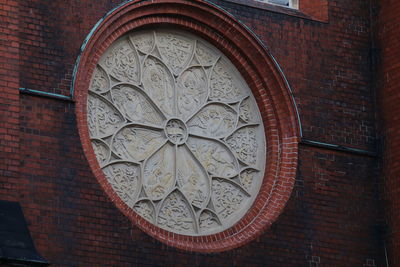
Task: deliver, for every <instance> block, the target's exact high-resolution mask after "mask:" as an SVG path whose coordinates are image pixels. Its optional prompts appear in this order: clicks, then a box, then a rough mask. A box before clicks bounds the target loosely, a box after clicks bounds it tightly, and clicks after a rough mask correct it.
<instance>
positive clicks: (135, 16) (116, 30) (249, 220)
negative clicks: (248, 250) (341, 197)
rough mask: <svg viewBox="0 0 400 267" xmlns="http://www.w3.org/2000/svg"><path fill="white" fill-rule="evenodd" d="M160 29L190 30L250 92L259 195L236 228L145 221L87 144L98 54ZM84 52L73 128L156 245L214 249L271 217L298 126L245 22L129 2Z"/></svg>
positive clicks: (198, 6) (236, 241)
mask: <svg viewBox="0 0 400 267" xmlns="http://www.w3.org/2000/svg"><path fill="white" fill-rule="evenodd" d="M163 26H169V27H178V28H180V29H182V30H186V31H189V32H191V33H193V34H195V35H198V36H200V37H202V38H203V39H205V40H206V41H208V42H210V43H211V44H213V45H214V46H216V47H217V48H218V49H219V50H220V51H221V52H222V53H224V54H225V55H226V56H227V57H228V58H229V59H230V60H231V61H232V63H233V64H234V65H235V66H236V68H237V69H238V70H239V72H240V73H241V75H242V76H243V78H244V79H245V80H246V82H247V83H248V85H249V87H250V88H251V90H252V93H253V95H254V97H255V98H256V101H257V104H258V107H259V109H260V112H261V115H262V119H263V122H264V127H265V134H266V140H267V160H266V170H265V176H264V180H263V183H262V186H261V189H260V192H259V194H258V196H257V197H256V199H255V201H254V203H253V205H252V207H251V208H250V210H249V211H248V212H247V213H246V215H245V216H243V218H242V219H241V220H240V221H239V222H238V223H236V224H235V225H233V226H232V227H231V228H229V229H227V230H225V231H223V232H220V233H217V234H212V235H207V236H198V237H193V236H185V235H179V234H174V233H171V232H168V231H166V230H163V229H161V228H159V227H157V226H155V225H153V224H151V223H149V222H147V221H146V220H145V219H143V218H142V217H141V216H139V215H138V214H136V213H135V212H134V211H133V210H132V209H131V208H129V207H128V206H127V205H126V204H125V203H124V202H123V201H122V200H121V199H120V198H119V197H118V196H117V194H116V193H115V192H114V190H113V189H112V188H111V186H110V185H109V183H108V182H107V180H106V177H105V175H104V174H103V172H102V170H101V169H100V166H99V164H98V162H97V159H96V156H95V154H94V152H93V148H92V146H91V143H90V139H89V132H88V127H87V112H86V109H87V106H86V105H87V104H86V103H87V92H88V88H89V83H90V80H91V77H92V74H93V71H94V68H95V66H96V63H97V61H98V60H99V59H100V56H101V55H102V54H103V53H104V51H105V50H106V49H107V48H108V47H109V45H111V44H112V43H113V42H114V41H115V40H117V39H118V38H119V37H121V36H122V35H124V34H125V33H127V32H129V31H131V30H136V29H145V28H149V27H151V28H154V27H163ZM84 47H85V48H84V49H83V51H82V54H81V56H80V60H79V64H78V67H77V71H76V74H75V77H74V79H75V82H74V90H75V99H76V105H77V106H76V113H77V123H78V129H79V134H80V138H81V142H82V146H83V149H84V153H85V155H86V158H87V159H88V162H89V164H90V167H91V169H92V171H93V173H94V175H95V176H96V178H97V180H98V181H99V183H100V184H101V185H102V187H103V189H104V190H105V192H106V193H107V195H108V196H109V197H110V199H111V201H112V202H114V204H115V205H116V206H117V207H118V209H120V210H121V211H122V212H123V213H124V214H125V215H126V216H127V217H129V218H130V219H131V221H132V222H133V223H134V224H135V225H137V226H138V227H139V228H141V229H142V230H143V231H145V232H146V233H148V234H149V235H151V236H152V237H154V238H156V239H158V240H160V241H161V242H164V243H166V244H168V245H171V246H174V247H177V248H179V249H184V250H190V251H198V252H218V251H224V250H228V249H232V248H235V247H238V246H242V245H244V244H246V243H248V242H250V241H251V240H253V239H254V238H256V237H257V236H259V235H260V234H262V233H263V231H265V230H266V229H267V228H268V227H269V226H270V225H271V224H272V223H273V222H274V221H275V220H276V219H277V217H278V216H279V214H280V213H281V212H282V210H283V208H284V207H285V204H286V202H287V200H288V199H289V197H290V194H291V191H292V188H293V185H294V181H295V174H296V168H297V158H298V142H299V138H300V125H299V122H298V119H297V118H298V117H297V113H296V108H295V104H294V102H293V99H292V97H291V95H290V91H289V88H288V86H287V83H286V82H285V78H284V76H283V74H282V73H281V72H280V70H279V67H278V66H277V65H276V63H275V61H274V59H273V58H272V56H271V55H270V54H269V53H268V51H267V50H266V48H265V47H264V46H263V45H262V44H261V43H260V42H259V41H258V39H257V38H256V37H255V36H254V35H253V34H252V33H251V32H250V31H249V30H248V29H247V28H246V27H245V26H244V25H242V24H240V23H239V22H238V21H237V20H235V18H234V17H232V16H231V15H229V14H228V13H226V12H225V11H223V10H221V9H219V8H218V7H216V6H214V5H212V4H210V3H207V2H205V1H199V0H197V1H185V0H158V1H145V2H143V1H131V2H128V3H126V4H124V5H122V6H120V7H118V8H116V9H115V10H113V11H112V12H110V13H109V14H108V15H107V16H106V17H105V18H104V19H102V21H101V23H99V24H98V26H97V27H96V28H95V29H94V31H93V32H92V34H91V36H90V38H89V39H88V40H87V42H86V43H85V46H84Z"/></svg>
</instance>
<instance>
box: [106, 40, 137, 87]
mask: <svg viewBox="0 0 400 267" xmlns="http://www.w3.org/2000/svg"><path fill="white" fill-rule="evenodd" d="M100 62H101V64H102V65H104V66H105V68H106V69H107V71H108V72H109V74H110V75H111V76H113V77H114V78H115V79H117V80H119V81H121V82H132V83H134V84H138V83H139V77H140V73H139V65H140V63H139V58H138V56H137V54H136V51H135V50H134V49H133V47H132V46H131V45H130V44H129V42H128V41H127V40H126V39H124V40H122V41H119V42H117V43H116V44H115V45H114V46H113V47H112V48H110V49H109V51H108V53H107V56H106V57H105V58H103V59H102V60H100Z"/></svg>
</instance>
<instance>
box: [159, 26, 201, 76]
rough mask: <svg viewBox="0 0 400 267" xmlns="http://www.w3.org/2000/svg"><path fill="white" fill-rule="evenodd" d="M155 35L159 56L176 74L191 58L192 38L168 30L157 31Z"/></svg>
mask: <svg viewBox="0 0 400 267" xmlns="http://www.w3.org/2000/svg"><path fill="white" fill-rule="evenodd" d="M157 37H158V38H157V41H158V43H157V47H158V50H159V51H160V54H161V57H162V58H163V60H164V62H165V63H166V64H167V66H168V67H170V69H171V70H172V72H173V73H174V74H175V75H178V74H179V73H180V72H181V71H182V70H183V68H184V67H185V66H186V65H187V64H188V63H189V61H190V59H191V58H192V53H193V46H194V42H193V40H190V39H188V38H186V37H185V36H183V35H177V34H174V33H168V32H158V33H157Z"/></svg>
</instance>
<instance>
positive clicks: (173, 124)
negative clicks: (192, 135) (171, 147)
mask: <svg viewBox="0 0 400 267" xmlns="http://www.w3.org/2000/svg"><path fill="white" fill-rule="evenodd" d="M164 132H165V135H166V136H167V138H168V140H169V141H171V143H173V144H176V145H181V144H183V143H185V141H186V139H187V136H188V135H187V129H186V125H185V123H184V122H183V121H181V120H180V119H170V120H169V121H167V124H166V125H165V128H164Z"/></svg>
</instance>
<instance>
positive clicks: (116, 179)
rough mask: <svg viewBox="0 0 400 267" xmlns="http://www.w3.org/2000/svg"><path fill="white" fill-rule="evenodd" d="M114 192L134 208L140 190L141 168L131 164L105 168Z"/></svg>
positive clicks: (112, 165) (123, 163)
mask: <svg viewBox="0 0 400 267" xmlns="http://www.w3.org/2000/svg"><path fill="white" fill-rule="evenodd" d="M103 171H104V174H105V175H106V177H107V179H108V182H109V183H110V184H111V186H112V188H113V189H114V191H115V192H116V193H117V194H118V196H119V197H120V198H121V199H122V201H124V202H125V203H126V204H127V205H128V206H129V207H133V205H134V204H135V201H136V197H137V195H138V192H139V190H140V185H139V183H140V178H139V177H140V168H139V166H138V165H136V164H133V163H129V162H117V163H112V164H110V165H108V166H106V167H104V168H103Z"/></svg>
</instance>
